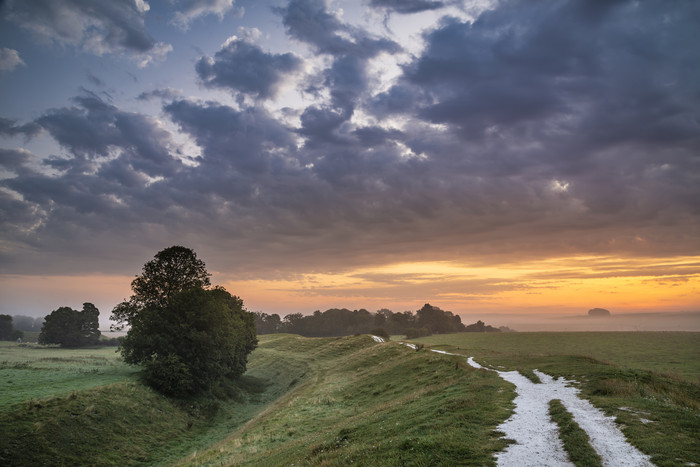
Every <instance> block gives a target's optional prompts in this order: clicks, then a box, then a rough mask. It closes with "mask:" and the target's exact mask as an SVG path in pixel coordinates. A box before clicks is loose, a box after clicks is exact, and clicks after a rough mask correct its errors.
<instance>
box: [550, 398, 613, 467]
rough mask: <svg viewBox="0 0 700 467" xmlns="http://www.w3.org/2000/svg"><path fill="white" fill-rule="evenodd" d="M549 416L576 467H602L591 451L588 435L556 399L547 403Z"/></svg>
mask: <svg viewBox="0 0 700 467" xmlns="http://www.w3.org/2000/svg"><path fill="white" fill-rule="evenodd" d="M549 415H550V417H551V418H552V420H553V421H554V422H555V423H556V424H557V426H558V427H559V437H560V438H561V440H562V443H563V444H564V450H565V451H566V453H567V454H568V455H569V459H570V460H571V462H573V463H574V465H576V466H577V467H579V466H580V467H598V466H600V467H602V465H603V462H602V459H601V458H600V456H599V455H598V453H597V452H596V451H595V449H593V447H592V446H591V443H590V439H589V437H588V434H586V432H585V431H584V430H582V429H581V427H579V426H578V424H577V423H576V422H575V421H574V419H573V417H572V416H571V414H570V413H569V412H568V411H567V410H566V408H565V407H564V404H562V403H561V401H560V400H558V399H552V400H551V401H549Z"/></svg>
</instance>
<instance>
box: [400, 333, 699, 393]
mask: <svg viewBox="0 0 700 467" xmlns="http://www.w3.org/2000/svg"><path fill="white" fill-rule="evenodd" d="M411 342H416V343H422V344H425V345H430V346H434V347H435V348H441V347H450V348H457V347H460V348H463V349H468V350H469V354H470V356H473V357H483V358H484V359H486V360H488V357H490V356H491V355H522V356H547V355H577V356H584V357H591V358H594V359H596V360H598V361H601V362H607V363H611V364H614V365H618V366H620V367H623V368H631V369H636V370H650V371H655V372H658V373H664V374H669V375H675V376H678V377H680V378H683V379H685V380H687V381H693V382H696V383H697V382H700V333H698V332H571V333H569V332H524V333H521V332H515V333H494V334H485V333H460V334H443V335H434V336H430V337H422V338H420V339H414V340H412V341H411Z"/></svg>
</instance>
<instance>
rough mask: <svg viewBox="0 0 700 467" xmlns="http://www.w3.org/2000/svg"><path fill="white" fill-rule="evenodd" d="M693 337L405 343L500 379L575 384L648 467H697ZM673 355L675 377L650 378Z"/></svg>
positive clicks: (555, 336) (527, 336)
mask: <svg viewBox="0 0 700 467" xmlns="http://www.w3.org/2000/svg"><path fill="white" fill-rule="evenodd" d="M698 337H700V334H698V333H612V332H611V333H522V334H519V333H513V334H480V335H474V334H470V333H462V334H451V335H442V336H431V337H428V338H421V339H416V340H414V341H412V342H416V343H423V344H424V345H431V344H434V345H435V346H436V347H437V348H439V349H443V350H449V351H452V352H455V353H460V354H464V355H474V356H475V357H476V358H475V360H476V361H477V362H479V363H481V364H482V365H485V366H489V367H491V368H494V369H499V370H501V371H510V370H518V371H519V372H527V371H528V370H534V369H538V370H540V371H542V372H544V373H546V374H549V375H552V376H554V377H564V378H566V379H567V380H572V381H576V382H577V386H578V387H579V388H580V389H581V397H583V398H585V399H587V400H589V401H591V402H592V403H593V405H594V406H596V407H597V408H599V409H601V410H603V412H605V414H607V415H609V416H613V417H615V419H616V420H617V423H618V425H619V427H620V428H621V430H622V432H623V433H624V435H625V437H626V438H627V440H628V441H629V442H630V443H631V444H632V445H634V446H635V447H636V448H637V449H639V450H640V451H642V452H643V453H645V454H647V455H650V456H651V461H652V462H653V463H655V464H657V465H678V466H681V465H691V464H692V463H695V464H698V463H700V443H698V442H697V440H698V434H699V433H700V384H698V383H697V382H695V381H696V378H697V376H695V375H697V369H698V366H699V365H700V362H699V361H698V359H696V358H695V356H696V355H697V354H698V348H697V347H696V346H695V344H696V343H697V342H698ZM654 351H656V352H657V354H656V355H657V356H656V357H654ZM674 351H678V352H679V355H680V356H675V357H674V360H673V361H677V362H678V363H677V364H675V366H674V368H675V369H676V370H677V371H673V372H671V371H663V372H658V371H653V370H654V369H656V368H662V367H664V362H663V360H664V359H665V358H668V356H669V355H671V354H673V352H674ZM567 352H572V353H573V355H572V354H567ZM637 352H639V353H640V354H642V355H643V356H639V355H637ZM685 359H687V360H690V361H687V360H685ZM679 373H683V374H684V375H686V376H685V377H681V376H680V375H679Z"/></svg>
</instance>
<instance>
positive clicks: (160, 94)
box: [137, 88, 182, 101]
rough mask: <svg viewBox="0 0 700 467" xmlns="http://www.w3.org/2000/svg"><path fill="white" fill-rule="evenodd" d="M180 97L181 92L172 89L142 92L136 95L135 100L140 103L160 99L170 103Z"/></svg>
mask: <svg viewBox="0 0 700 467" xmlns="http://www.w3.org/2000/svg"><path fill="white" fill-rule="evenodd" d="M180 97H182V91H181V90H179V89H173V88H164V89H154V90H152V91H144V92H142V93H141V94H139V95H138V97H137V99H138V100H140V101H152V100H154V99H160V100H163V101H172V100H175V99H178V98H180Z"/></svg>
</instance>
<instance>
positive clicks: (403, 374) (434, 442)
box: [183, 336, 513, 466]
mask: <svg viewBox="0 0 700 467" xmlns="http://www.w3.org/2000/svg"><path fill="white" fill-rule="evenodd" d="M294 339H295V341H292V342H290V343H289V347H290V348H296V346H297V345H298V344H299V343H300V341H298V340H297V339H299V338H294ZM305 341H306V342H308V343H309V344H310V345H312V346H313V348H312V349H311V351H310V352H309V351H308V350H306V351H304V352H303V353H302V354H300V355H306V356H307V359H306V360H307V363H308V365H309V367H308V370H307V373H306V374H305V376H304V378H303V379H302V380H301V381H300V382H299V383H298V384H297V385H296V386H295V388H294V389H293V390H292V391H291V392H290V393H289V394H288V395H286V396H285V397H283V398H282V399H280V400H279V401H278V402H276V403H275V404H274V406H273V407H271V408H269V409H268V410H267V411H266V412H265V413H263V414H262V415H261V416H260V417H258V418H257V419H256V420H254V421H253V422H251V423H249V424H248V425H247V426H246V427H245V429H242V430H240V431H239V432H237V433H234V434H233V435H232V436H231V437H229V438H228V439H227V440H225V441H224V442H221V443H218V444H216V445H215V446H213V447H212V448H211V449H209V450H207V451H204V452H198V453H196V455H193V456H191V457H188V458H186V459H185V460H184V462H183V463H184V464H188V465H190V464H196V465H221V464H224V465H230V464H233V465H265V466H268V465H272V466H274V465H289V464H291V463H294V464H297V463H298V464H303V465H350V464H353V465H377V463H378V462H380V463H381V464H382V465H465V464H475V465H493V464H494V457H493V453H494V452H496V451H498V450H500V449H502V448H503V447H505V445H506V442H505V441H504V440H503V439H501V438H500V437H499V435H498V434H497V433H496V432H495V431H494V429H495V427H496V426H497V425H498V424H499V423H500V422H502V421H503V420H504V419H506V418H507V417H508V415H509V413H510V409H511V407H512V404H511V399H512V398H513V392H512V390H511V389H510V388H509V387H508V384H507V383H505V382H504V381H502V380H501V379H500V378H498V376H497V375H496V374H494V373H492V372H486V371H477V370H474V369H472V368H470V367H468V365H466V363H465V362H463V361H462V360H461V359H459V358H456V357H449V356H444V355H437V354H434V353H431V352H427V351H420V352H416V351H413V350H410V349H409V348H407V347H405V346H401V345H399V344H396V343H384V344H377V343H375V342H374V341H373V340H372V339H371V338H370V337H369V336H360V337H349V338H340V339H336V338H333V339H323V340H315V339H305ZM319 341H324V344H323V345H321V346H319V345H318V343H319ZM261 348H263V349H264V348H265V345H264V344H263V345H261ZM271 350H272V349H267V351H268V352H270V351H271ZM300 350H301V349H300ZM275 352H277V351H274V352H271V355H270V357H275V358H284V356H283V354H274V353H275ZM273 354H274V355H273ZM285 354H286V355H287V358H288V357H289V356H290V353H289V352H285Z"/></svg>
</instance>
